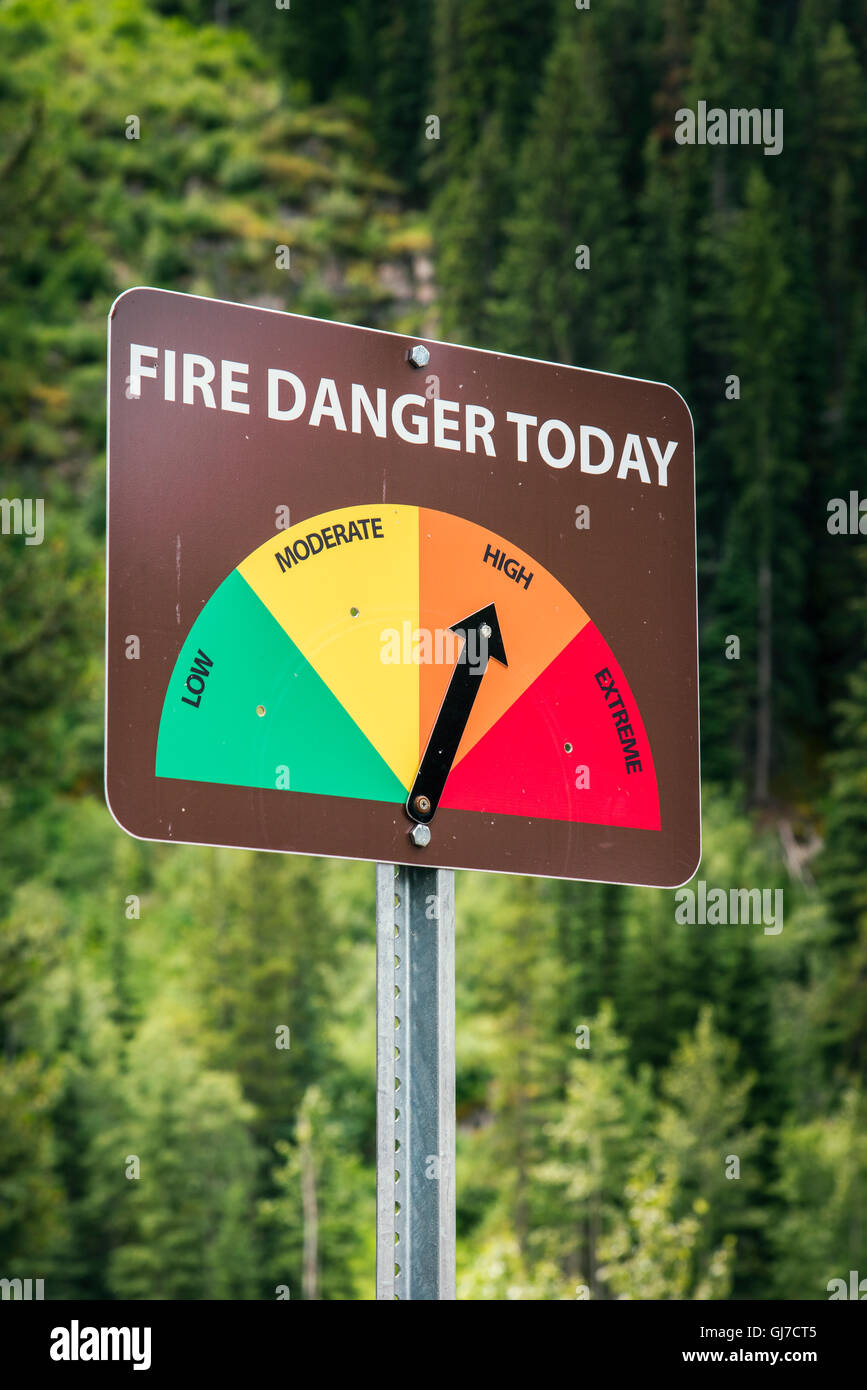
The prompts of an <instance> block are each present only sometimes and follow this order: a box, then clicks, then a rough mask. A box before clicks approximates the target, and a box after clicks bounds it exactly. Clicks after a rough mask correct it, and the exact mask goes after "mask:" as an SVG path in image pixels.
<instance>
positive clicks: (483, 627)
mask: <svg viewBox="0 0 867 1390" xmlns="http://www.w3.org/2000/svg"><path fill="white" fill-rule="evenodd" d="M451 631H452V632H458V633H460V635H461V636H462V637H463V639H464V649H463V652H462V653H461V660H462V661H463V660H469V661H471V662H472V663H473V664H474V665H476V664H478V665H480V666H482V667H484V666H485V665H487V662H488V660H489V659H491V658H492V659H493V660H494V661H499V662H500V664H501V665H502V666H508V664H509V663H508V661H507V660H506V647H505V644H504V642H503V634H502V631H501V630H500V619H499V615H498V613H497V605H496V604H495V603H488V604H486V605H485V607H484V608H480V609H479V610H478V612H477V613H471V614H470V616H469V617H468V618H463V619H462V621H461V622H459V623H452V626H451ZM471 633H473V634H475V635H474V637H473V638H472V641H471V637H470V634H471Z"/></svg>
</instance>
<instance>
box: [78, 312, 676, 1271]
mask: <svg viewBox="0 0 867 1390" xmlns="http://www.w3.org/2000/svg"><path fill="white" fill-rule="evenodd" d="M108 435H109V440H108V443H109V466H108V623H107V716H106V791H107V798H108V802H109V806H110V808H111V810H112V813H113V815H114V816H115V818H116V819H117V821H118V822H119V824H120V825H121V826H122V827H123V828H124V829H125V830H127V831H128V832H129V833H130V834H132V835H137V836H140V837H143V838H146V839H156V840H169V841H177V842H186V843H197V844H217V845H230V846H231V845H237V846H244V847H247V848H252V849H261V850H277V851H286V852H292V853H302V854H318V855H328V856H331V857H340V858H354V859H368V860H372V861H375V862H377V863H379V864H380V865H383V866H391V868H390V870H389V872H390V876H391V879H393V878H394V875H395V866H400V868H399V878H398V880H397V888H396V890H395V891H394V892H393V893H391V892H386V890H385V888H384V886H383V885H384V882H385V880H384V879H383V870H380V875H379V892H378V904H379V914H378V916H379V931H380V942H379V951H378V957H379V960H380V972H379V975H378V981H379V986H380V995H382V990H383V988H384V977H383V974H382V970H383V969H384V968H385V967H384V965H383V962H385V961H386V958H387V957H390V958H391V959H392V965H391V966H390V969H391V971H392V972H393V973H392V976H391V977H390V978H391V985H390V990H391V1000H392V1002H394V1000H395V998H397V999H398V1000H400V1001H401V1002H402V1005H403V1008H404V1013H403V1015H401V1014H400V1011H399V1009H394V1010H390V1011H389V1010H383V1008H380V1018H379V1033H378V1054H379V1087H380V1101H381V1102H382V1101H383V1094H382V1088H383V1085H384V1084H386V1083H387V1082H390V1083H391V1090H392V1093H394V1091H395V1083H398V1084H397V1093H398V1095H400V1093H401V1090H403V1096H404V1097H406V1096H407V1095H408V1096H409V1102H408V1105H409V1107H410V1108H409V1109H407V1103H406V1102H405V1104H404V1107H403V1109H402V1108H401V1105H400V1102H398V1103H397V1104H392V1105H391V1106H390V1107H387V1108H389V1109H390V1110H392V1111H394V1110H396V1111H397V1115H396V1116H395V1117H394V1124H395V1125H396V1127H397V1128H396V1130H395V1129H394V1126H392V1127H389V1126H388V1125H384V1122H383V1114H382V1112H383V1104H382V1103H381V1104H380V1135H379V1140H380V1231H379V1235H380V1240H381V1242H382V1241H384V1240H388V1239H389V1238H390V1241H391V1249H390V1250H389V1252H388V1258H385V1259H383V1258H381V1259H380V1262H379V1263H380V1270H379V1279H378V1286H379V1295H380V1296H381V1297H393V1296H398V1297H407V1296H409V1297H426V1298H430V1297H436V1298H441V1297H449V1296H452V1297H453V1296H454V1294H453V1282H452V1281H453V1267H452V1274H451V1275H449V1274H448V1267H449V1259H445V1260H443V1259H442V1258H441V1257H442V1252H443V1250H444V1249H445V1248H446V1246H447V1244H448V1240H449V1239H451V1240H452V1241H453V1210H454V1209H453V1152H452V1149H451V1148H450V1146H453V1131H454V1116H453V1103H452V1102H451V1101H450V1100H449V1096H450V1091H449V1085H450V1084H452V1085H453V1054H452V1052H451V1050H450V1043H449V1040H448V1039H447V1038H446V1037H445V1033H448V1031H449V1029H450V1028H451V1027H452V1024H451V1022H450V1020H451V1016H452V1014H451V1008H452V1000H451V995H450V994H449V995H448V998H444V997H442V995H441V993H440V992H441V991H442V990H445V991H446V992H447V993H448V991H449V990H450V989H451V985H450V984H449V982H448V981H449V972H450V970H452V969H453V966H452V965H451V964H450V962H451V960H452V950H453V946H452V944H451V942H452V937H451V932H452V927H453V923H452V921H451V911H452V907H451V905H452V901H453V896H452V889H451V886H450V884H451V878H450V875H449V874H448V871H450V870H453V869H455V868H470V869H484V870H489V871H496V872H504V873H520V874H538V875H545V876H550V877H562V878H584V879H595V880H598V881H604V882H619V883H635V884H649V885H656V886H661V887H673V886H676V885H679V884H681V883H683V882H685V881H687V880H688V879H689V878H690V877H691V876H692V874H693V872H694V870H695V868H696V866H697V864H698V860H699V857H700V806H699V765H698V692H697V643H696V587H695V506H694V459H693V441H692V423H691V419H690V415H689V411H688V410H687V408H686V406H685V404H684V402H683V400H682V399H681V397H680V396H679V395H678V394H677V393H676V392H675V391H673V390H672V389H671V388H670V387H668V386H664V385H662V384H659V383H655V382H646V381H641V380H636V379H634V378H625V377H615V376H610V375H606V374H603V373H598V372H591V371H585V370H582V369H580V368H575V367H565V366H557V365H554V364H551V363H545V362H537V361H533V360H529V359H526V358H516V357H508V356H503V355H500V354H497V353H492V352H480V351H477V350H474V349H471V348H465V347H459V346H456V345H453V344H447V343H435V342H428V343H419V342H417V341H415V340H412V339H408V338H404V337H402V336H400V335H397V334H390V333H383V332H379V331H374V330H369V329H363V328H356V327H350V326H347V325H343V324H334V323H329V322H322V321H319V320H315V319H307V318H302V317H299V316H296V315H291V314H283V313H277V312H274V311H270V310H266V309H259V308H252V307H245V306H242V305H236V304H227V303H225V302H222V301H217V300H209V299H201V298H197V297H194V296H188V295H179V294H174V293H168V292H166V291H162V290H156V289H134V290H130V291H127V293H126V294H123V295H121V296H120V298H119V299H118V300H117V301H116V302H115V304H114V306H113V307H112V310H111V315H110V320H109V431H108ZM417 871H418V872H417ZM391 879H389V883H390V882H391ZM422 888H424V889H425V891H424V892H422V891H421V890H422ZM392 899H393V901H392ZM432 909H435V910H432ZM383 914H385V917H387V921H386V920H385V919H384V916H383ZM395 932H397V933H398V936H397V937H395ZM401 932H403V933H404V934H405V936H404V951H403V952H401V950H400V949H399V946H396V945H395V943H396V941H400V933H401ZM383 934H385V935H383ZM386 939H387V945H388V949H387V950H386V949H385V943H386ZM395 957H396V958H397V963H396V964H395V963H394V958H395ZM410 960H413V961H414V962H415V964H414V965H413V966H412V967H410ZM410 968H411V969H412V970H413V971H415V972H416V973H415V974H414V975H413V977H412V982H411V981H410V976H409V974H408V973H407V972H408V971H409V970H410ZM394 972H396V973H394ZM401 972H404V973H403V974H402V973H401ZM396 990H397V991H400V993H398V994H397V995H395V991H396ZM423 1003H424V1008H425V1009H426V1013H425V1015H424V1018H422V1014H421V1012H419V1011H420V1010H422V1006H423ZM413 1009H415V1011H416V1012H415V1014H414V1015H413V1014H412V1010H413ZM389 1013H390V1014H391V1017H392V1021H391V1023H390V1024H389V1023H388V1017H387V1015H388V1014H389ZM396 1017H397V1018H400V1024H399V1025H396V1024H395V1022H394V1019H395V1018H396ZM413 1018H415V1019H416V1021H417V1023H418V1028H419V1030H420V1031H419V1032H418V1036H417V1037H416V1038H415V1046H414V1047H411V1048H404V1049H403V1050H402V1051H400V1054H399V1056H398V1058H397V1061H396V1070H395V1055H394V1053H395V1036H393V1035H394V1029H395V1027H398V1031H399V1030H400V1029H401V1028H402V1029H403V1030H404V1033H403V1036H404V1038H406V1037H407V1031H406V1030H407V1029H412V1027H413V1023H412V1019H413ZM389 1030H391V1031H389ZM397 1047H398V1048H400V1043H399V1042H398V1043H397ZM431 1051H432V1052H433V1054H434V1055H433V1057H432V1059H431V1066H432V1068H433V1069H432V1070H431V1069H430V1068H429V1069H428V1071H427V1072H425V1071H424V1069H423V1067H422V1063H423V1061H424V1058H425V1056H426V1055H428V1054H430V1053H431ZM386 1054H388V1056H387V1057H386ZM406 1054H408V1055H409V1058H411V1059H412V1060H411V1061H410V1060H409V1059H408V1057H407V1055H406ZM441 1056H442V1060H443V1062H444V1065H445V1067H446V1068H447V1069H448V1068H451V1069H452V1080H451V1082H450V1081H449V1078H448V1077H445V1078H444V1077H443V1075H442V1073H441V1071H440V1072H437V1069H436V1062H437V1060H438V1059H440V1057H441ZM386 1062H390V1063H391V1069H390V1070H389V1068H388V1067H387V1066H386ZM417 1066H418V1067H422V1070H417V1069H416V1068H417ZM384 1067H385V1069H386V1073H387V1074H385V1073H384V1072H383V1068H384ZM402 1067H406V1068H407V1070H406V1074H405V1075H403V1074H402V1073H401V1068H402ZM412 1107H415V1108H412ZM431 1107H432V1109H431ZM434 1111H435V1113H436V1123H435V1124H433V1123H431V1124H428V1123H427V1120H430V1119H431V1117H432V1115H433V1113H434ZM449 1114H450V1115H451V1119H449V1118H448V1116H449ZM425 1117H426V1118H425ZM416 1120H418V1121H419V1124H418V1125H416V1124H415V1122H416ZM423 1120H424V1123H422V1121H423ZM402 1126H407V1129H406V1132H405V1133H403V1131H402ZM402 1133H403V1138H401V1134H402ZM389 1143H390V1144H391V1145H392V1150H391V1152H392V1153H393V1152H394V1147H393V1146H394V1144H395V1143H397V1144H400V1145H401V1148H400V1149H399V1150H398V1151H397V1152H398V1153H402V1154H403V1155H404V1158H403V1160H402V1161H401V1162H403V1164H404V1168H403V1172H404V1177H402V1178H399V1179H398V1181H399V1182H400V1181H406V1180H407V1179H406V1175H407V1174H408V1175H409V1178H408V1180H409V1189H408V1196H407V1199H406V1200H405V1201H404V1202H403V1203H401V1202H398V1206H399V1208H400V1210H399V1212H398V1213H397V1220H396V1221H392V1223H391V1226H390V1228H389V1231H388V1232H386V1231H385V1230H384V1227H383V1221H384V1220H385V1215H386V1214H387V1211H386V1209H387V1208H390V1211H391V1215H392V1217H394V1205H395V1202H394V1195H395V1194H394V1187H393V1182H394V1178H393V1171H394V1169H395V1168H396V1169H397V1171H398V1173H400V1172H401V1162H398V1163H392V1165H391V1167H392V1179H391V1183H392V1186H391V1189H390V1190H389V1191H388V1192H384V1190H383V1182H382V1178H383V1172H384V1153H385V1149H384V1147H383V1146H384V1145H387V1144H389ZM422 1149H424V1150H425V1152H424V1153H422ZM415 1163H418V1164H421V1165H422V1167H421V1169H420V1170H419V1171H420V1173H421V1176H418V1173H416V1170H415V1169H414V1168H413V1167H412V1165H413V1164H415ZM432 1194H434V1195H432ZM450 1213H451V1214H450ZM415 1217H417V1218H418V1220H417V1225H416V1227H415V1229H413V1226H412V1221H413V1219H414V1218H415ZM407 1223H409V1224H407ZM450 1223H451V1224H450ZM449 1230H451V1231H452V1235H451V1237H449V1234H448V1232H449ZM395 1236H397V1238H398V1239H397V1248H398V1249H401V1250H402V1251H403V1252H404V1259H403V1262H401V1260H400V1259H397V1260H394V1258H393V1255H392V1252H393V1250H394V1248H395V1239H394V1238H395ZM432 1243H433V1244H432ZM434 1245H435V1246H436V1250H435V1255H436V1258H435V1259H434V1254H432V1250H433V1246H434ZM383 1248H384V1247H383ZM394 1265H396V1266H397V1267H398V1270H397V1273H396V1274H395V1273H393V1272H390V1270H391V1267H392V1266H394ZM434 1266H436V1272H435V1273H432V1270H434ZM450 1290H451V1292H450Z"/></svg>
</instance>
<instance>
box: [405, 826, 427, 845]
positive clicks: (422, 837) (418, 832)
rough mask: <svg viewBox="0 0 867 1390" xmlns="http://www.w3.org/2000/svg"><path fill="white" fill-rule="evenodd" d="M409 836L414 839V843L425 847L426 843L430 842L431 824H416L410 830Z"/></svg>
mask: <svg viewBox="0 0 867 1390" xmlns="http://www.w3.org/2000/svg"><path fill="white" fill-rule="evenodd" d="M409 838H410V839H411V840H412V842H413V844H414V845H419V846H420V847H421V848H424V846H425V845H429V844H430V828H429V826H427V825H414V826H413V828H412V830H411V831H410V832H409Z"/></svg>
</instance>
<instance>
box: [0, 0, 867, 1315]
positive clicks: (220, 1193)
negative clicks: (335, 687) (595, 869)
mask: <svg viewBox="0 0 867 1390" xmlns="http://www.w3.org/2000/svg"><path fill="white" fill-rule="evenodd" d="M865 69H867V10H865V8H864V5H863V3H862V0H775V3H773V4H770V3H768V4H759V3H757V0H593V3H592V6H591V7H589V8H588V9H584V10H578V9H577V8H576V6H575V5H574V4H573V3H572V0H402V3H400V4H396V3H388V0H353V3H340V2H339V0H334V3H330V4H323V3H322V2H321V0H292V4H291V8H289V7H288V6H287V7H286V8H278V5H277V4H274V5H272V4H270V3H268V2H267V0H222V2H221V3H216V4H215V3H213V0H212V2H211V3H204V0H175V3H172V2H171V0H149V2H147V3H145V0H100V3H97V0H65V3H64V4H62V5H46V4H45V3H44V0H0V213H2V216H0V339H2V344H3V347H2V358H3V362H2V373H0V494H2V495H3V496H4V497H7V498H15V497H32V498H43V499H44V500H45V517H46V530H45V539H44V543H43V544H42V545H38V546H37V545H33V546H28V545H27V544H26V543H25V540H24V538H23V537H21V536H15V535H5V534H4V535H2V536H0V594H2V603H0V710H2V716H0V1046H2V1070H0V1274H2V1275H3V1276H5V1277H7V1278H11V1277H16V1276H18V1277H22V1278H28V1277H43V1278H44V1279H45V1281H46V1296H47V1297H51V1298H64V1297H66V1298H136V1299H138V1298H177V1299H203V1298H233V1299H234V1298H239V1299H240V1298H273V1297H275V1290H276V1289H277V1287H278V1286H283V1287H284V1288H286V1289H288V1290H289V1292H290V1294H291V1297H292V1298H321V1299H356V1298H370V1297H371V1296H372V1294H373V1287H374V1284H373V1275H374V1233H375V1197H374V1194H375V1171H374V1162H375V1151H374V1134H375V1092H374V1084H373V1082H374V1070H373V1068H374V1048H375V1031H374V922H373V910H372V909H373V901H374V894H373V885H374V870H373V867H372V866H370V865H358V864H347V863H341V862H332V861H315V860H309V859H302V858H292V857H285V858H283V857H280V856H273V855H254V854H251V853H247V852H240V851H229V850H219V849H208V848H195V847H176V846H163V845H157V844H150V843H143V842H137V841H133V840H131V839H129V838H127V837H126V836H125V835H124V834H123V833H122V831H121V830H120V829H119V828H118V827H117V826H116V825H115V824H114V822H113V821H112V819H111V817H110V815H109V813H108V811H107V809H106V806H105V803H104V799H103V792H102V710H103V651H102V642H103V586H104V553H105V552H104V528H105V507H104V466H105V459H104V431H105V406H104V399H105V396H104V391H105V328H106V315H107V312H108V309H109V306H110V305H111V303H112V301H113V299H114V298H115V296H116V295H117V294H118V293H119V292H120V291H121V290H123V289H125V288H127V287H128V286H131V285H159V286H162V287H165V288H171V289H179V290H186V291H191V292H194V293H197V294H203V295H212V296H218V297H222V298H225V299H230V300H238V301H243V302H247V303H251V304H262V305H267V306H269V307H272V308H281V309H288V310H292V311H296V312H301V313H305V314H312V315H316V316H320V317H326V318H332V317H333V318H337V319H340V320H342V321H345V322H352V323H363V324H368V325H372V326H376V327H385V328H391V329H395V330H398V331H401V332H409V333H424V334H427V335H431V336H433V335H440V336H443V337H445V338H448V339H451V340H453V341H460V342H465V343H468V344H473V345H476V346H481V347H492V348H497V349H500V350H505V351H510V352H517V353H522V354H526V355H528V356H534V357H542V358H548V359H554V360H560V361H564V362H568V363H574V364H578V365H581V366H586V367H594V368H599V369H603V370H608V371H616V372H626V373H630V374H633V375H636V376H642V377H649V378H653V379H659V380H665V381H668V382H670V383H671V384H672V385H674V386H675V387H676V388H677V389H678V390H679V391H680V392H681V393H682V394H683V396H684V397H685V398H686V400H687V401H688V402H689V404H690V407H691V409H692V412H693V415H694V418H695V424H696V438H697V469H698V482H697V490H698V497H697V500H698V537H699V540H698V546H699V551H698V553H699V589H700V592H699V599H700V608H699V614H700V643H701V704H702V737H703V746H702V758H703V774H704V807H705V814H704V844H705V851H704V859H703V862H702V865H701V868H700V870H699V874H698V876H699V877H700V878H702V879H704V880H705V881H706V882H707V883H708V884H709V885H711V886H715V887H722V888H729V887H738V888H740V887H747V888H751V887H758V888H769V889H773V888H782V889H783V890H784V894H785V899H784V901H785V915H784V925H783V930H782V931H781V932H779V933H777V934H769V933H766V932H765V931H764V930H763V929H762V927H761V926H758V927H756V926H745V925H729V926H703V925H699V924H694V925H690V924H689V923H683V922H679V921H678V920H677V919H676V911H677V903H676V901H675V897H674V894H673V893H671V892H664V891H657V890H649V889H636V888H621V887H616V886H613V887H612V886H602V885H594V884H573V883H563V882H548V881H544V880H530V879H519V878H514V879H510V878H505V877H500V878H494V877H488V876H485V875H473V874H461V875H459V879H458V885H457V903H458V937H457V961H458V967H457V989H458V1019H457V1039H458V1062H457V1097H458V1126H459V1132H458V1264H459V1293H460V1296H461V1297H463V1298H470V1299H572V1298H575V1297H576V1296H578V1297H581V1296H584V1295H589V1296H591V1297H593V1298H618V1297H628V1298H636V1299H647V1298H667V1299H673V1298H682V1299H699V1298H728V1297H737V1298H750V1299H764V1298H773V1297H778V1298H812V1299H822V1298H826V1297H827V1296H828V1292H827V1284H828V1281H829V1280H831V1279H833V1278H847V1277H848V1271H849V1270H850V1269H856V1270H860V1271H861V1273H862V1274H863V1275H867V1249H865V1237H867V1125H865V1112H867V1095H865V1089H864V1069H865V1061H867V991H865V981H867V639H865V620H867V601H865V592H867V586H865V575H867V571H865V559H864V556H865V546H867V541H865V539H864V536H863V535H861V534H834V533H832V531H830V530H829V526H828V522H829V510H828V506H829V502H830V501H831V499H833V498H843V499H846V500H847V503H848V499H849V497H850V493H851V492H853V491H855V492H857V491H858V489H859V488H860V489H861V492H862V493H867V469H865V467H864V449H865V431H867V267H865V260H864V255H863V252H864V248H865V245H867V101H865ZM699 100H704V101H707V103H708V106H719V107H723V108H726V109H727V108H730V107H758V108H769V109H771V110H776V109H781V110H782V111H783V112H784V148H783V151H782V152H781V153H779V154H777V155H766V154H765V153H764V151H763V149H762V147H761V146H710V145H694V146H689V145H680V144H678V143H677V141H676V140H675V138H674V136H675V128H676V120H675V117H676V112H677V110H678V109H679V108H682V107H692V108H693V109H695V107H696V105H697V102H698V101H699ZM131 115H135V116H137V117H138V119H139V123H140V130H139V134H138V138H129V135H130V131H131V129H132V127H131V126H130V123H129V119H128V118H129V117H130V116H131ZM432 116H435V117H436V118H437V121H438V130H437V127H436V125H435V124H432V122H431V119H430V118H431V117H432ZM578 245H586V246H588V247H589V248H590V254H591V265H590V268H589V269H586V270H579V269H577V268H576V265H575V260H576V249H575V248H576V247H577V246H578ZM279 246H288V247H289V248H290V252H291V257H290V265H289V267H288V268H280V267H279V266H278V259H279V258H278V254H277V248H278V247H279ZM733 376H736V377H737V378H738V381H739V392H738V394H737V395H734V394H733V389H734V388H733V386H732V380H731V379H732V377H733ZM732 636H737V637H738V638H739V642H740V655H739V657H737V658H734V657H733V656H732V655H731V651H732V648H731V642H730V639H731V637H732ZM727 651H728V653H729V654H728V655H727ZM280 1026H287V1027H288V1028H289V1029H290V1033H291V1046H290V1048H289V1049H288V1050H281V1049H278V1048H277V1047H275V1045H274V1039H275V1030H276V1029H277V1028H278V1027H280ZM587 1028H589V1040H590V1047H589V1048H587V1047H583V1046H581V1045H580V1044H581V1043H582V1040H586V1038H587V1034H586V1033H583V1032H582V1031H581V1030H582V1029H587ZM132 1155H135V1156H136V1157H137V1159H138V1161H139V1165H140V1176H139V1177H138V1178H135V1177H133V1176H130V1175H129V1174H130V1156H132ZM733 1158H734V1159H737V1168H738V1172H739V1175H738V1176H736V1175H735V1172H734V1168H735V1165H734V1164H733V1163H732V1159H733Z"/></svg>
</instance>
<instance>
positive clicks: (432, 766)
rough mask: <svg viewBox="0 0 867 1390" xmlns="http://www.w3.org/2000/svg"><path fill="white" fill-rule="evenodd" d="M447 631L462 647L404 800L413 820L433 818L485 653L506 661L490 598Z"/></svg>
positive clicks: (472, 701)
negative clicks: (484, 606) (454, 635)
mask: <svg viewBox="0 0 867 1390" xmlns="http://www.w3.org/2000/svg"><path fill="white" fill-rule="evenodd" d="M451 631H452V632H456V633H457V634H458V635H459V636H460V637H463V639H464V645H463V649H462V651H461V654H460V656H459V657H458V662H457V665H456V666H455V669H454V671H453V673H452V678H451V680H450V681H449V688H448V690H447V691H446V693H445V696H444V698H443V702H442V704H441V705H440V712H439V714H438V715H437V718H436V723H435V724H434V726H433V732H432V733H431V736H430V738H429V739H428V745H427V748H426V749H425V750H424V757H423V758H422V760H421V766H420V767H419V770H418V772H417V774H416V779H415V781H414V783H413V785H412V790H411V791H410V794H409V796H408V798H407V803H406V809H407V811H408V812H409V814H410V815H411V816H412V818H413V820H415V821H419V822H420V823H421V824H422V825H428V824H429V823H430V821H432V820H433V818H434V812H435V811H436V808H437V806H438V805H439V800H440V797H441V796H442V794H443V788H444V787H445V784H446V779H447V777H448V775H449V773H450V772H451V770H452V763H453V762H454V760H455V754H456V753H457V751H458V746H459V744H460V741H461V739H462V738H463V734H464V729H465V728H466V727H467V720H468V719H469V717H470V714H471V712H472V708H473V705H474V704H475V700H476V696H477V695H478V693H479V686H480V685H481V682H482V677H483V676H484V674H485V671H486V670H487V669H488V659H489V658H490V657H493V658H494V660H495V661H499V662H501V663H502V665H503V666H508V664H509V663H508V661H507V660H506V649H505V647H504V646H503V635H502V633H501V632H500V620H499V618H498V617H497V606H496V604H494V603H489V604H488V605H487V607H486V608H480V609H479V611H478V613H473V614H471V615H470V617H469V618H464V620H463V622H460V623H453V624H452V627H451Z"/></svg>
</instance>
